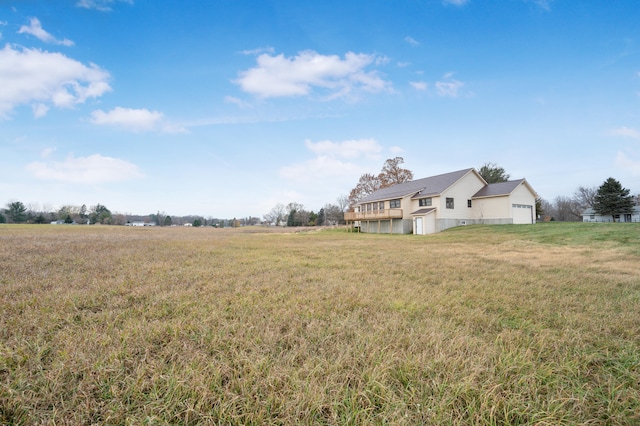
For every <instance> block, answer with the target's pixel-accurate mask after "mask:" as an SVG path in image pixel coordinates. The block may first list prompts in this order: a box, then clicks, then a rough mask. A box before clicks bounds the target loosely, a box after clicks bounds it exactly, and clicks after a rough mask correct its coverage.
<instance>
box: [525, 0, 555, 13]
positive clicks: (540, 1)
mask: <svg viewBox="0 0 640 426" xmlns="http://www.w3.org/2000/svg"><path fill="white" fill-rule="evenodd" d="M553 1H554V0H525V2H528V3H533V4H535V5H536V6H538V7H539V8H540V9H543V10H545V11H547V12H549V11H551V3H553Z"/></svg>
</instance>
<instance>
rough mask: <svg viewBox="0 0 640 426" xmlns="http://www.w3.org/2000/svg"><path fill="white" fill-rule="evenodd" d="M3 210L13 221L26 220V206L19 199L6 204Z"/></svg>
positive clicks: (20, 221)
mask: <svg viewBox="0 0 640 426" xmlns="http://www.w3.org/2000/svg"><path fill="white" fill-rule="evenodd" d="M4 212H5V213H6V215H7V216H8V217H9V219H11V221H12V222H13V223H22V222H24V221H26V220H27V208H26V207H25V205H24V204H22V202H20V201H14V202H13V203H9V204H7V208H6V209H5V211H4Z"/></svg>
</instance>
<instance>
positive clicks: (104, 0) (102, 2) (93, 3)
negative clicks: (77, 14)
mask: <svg viewBox="0 0 640 426" xmlns="http://www.w3.org/2000/svg"><path fill="white" fill-rule="evenodd" d="M119 1H120V2H122V3H128V4H133V0H119ZM113 3H115V0H78V2H77V3H76V6H77V7H82V8H84V9H94V10H99V11H101V12H110V11H111V10H112V8H111V5H112V4H113Z"/></svg>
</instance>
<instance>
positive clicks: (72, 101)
mask: <svg viewBox="0 0 640 426" xmlns="http://www.w3.org/2000/svg"><path fill="white" fill-rule="evenodd" d="M108 80H109V73H108V72H107V71H105V70H103V69H101V68H100V67H98V66H97V65H94V64H89V66H86V65H83V64H82V63H80V62H78V61H75V60H73V59H70V58H68V57H67V56H65V55H63V54H61V53H51V52H46V51H42V50H39V49H27V48H25V49H20V48H15V49H14V48H13V47H12V46H11V45H8V44H7V45H6V46H5V47H4V49H2V50H0V87H2V90H0V119H6V118H8V114H9V113H10V112H11V111H12V110H13V109H14V108H15V107H16V106H18V105H24V104H29V103H34V104H43V105H48V104H53V106H55V107H59V108H71V107H73V106H74V105H77V104H81V103H84V102H85V101H86V100H87V99H88V98H96V97H99V96H101V95H103V94H104V93H106V92H109V91H110V90H111V87H110V86H109V84H108V83H107V81H108ZM43 111H44V109H43V108H42V107H41V106H39V107H36V108H35V109H34V113H36V114H38V113H42V112H43Z"/></svg>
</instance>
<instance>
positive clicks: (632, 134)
mask: <svg viewBox="0 0 640 426" xmlns="http://www.w3.org/2000/svg"><path fill="white" fill-rule="evenodd" d="M610 133H611V135H613V136H622V137H626V138H631V139H637V140H640V131H638V130H636V129H632V128H630V127H625V126H623V127H619V128H617V129H613V130H611V132H610Z"/></svg>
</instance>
